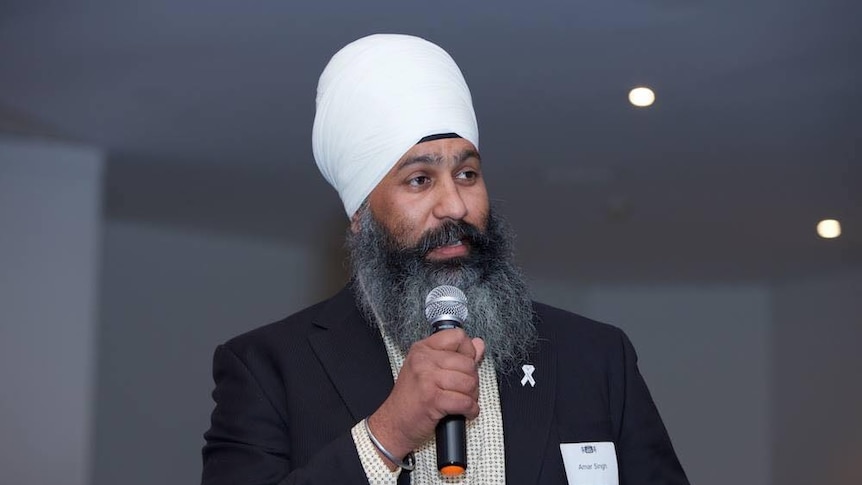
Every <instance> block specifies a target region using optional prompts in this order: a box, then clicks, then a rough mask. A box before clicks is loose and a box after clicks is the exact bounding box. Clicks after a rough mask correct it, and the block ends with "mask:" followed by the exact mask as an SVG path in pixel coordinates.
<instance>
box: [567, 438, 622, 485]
mask: <svg viewBox="0 0 862 485" xmlns="http://www.w3.org/2000/svg"><path fill="white" fill-rule="evenodd" d="M560 452H561V453H562V454H563V464H564V465H565V467H566V479H567V480H568V481H569V485H619V483H620V478H619V473H618V471H617V451H616V448H614V444H613V443H612V442H610V441H595V442H590V443H560Z"/></svg>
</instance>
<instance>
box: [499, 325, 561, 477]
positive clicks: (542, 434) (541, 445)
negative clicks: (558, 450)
mask: <svg viewBox="0 0 862 485" xmlns="http://www.w3.org/2000/svg"><path fill="white" fill-rule="evenodd" d="M539 326H540V323H539ZM551 342H552V340H551V339H549V338H548V337H547V336H544V335H542V333H541V331H540V333H539V341H538V343H537V345H536V347H535V349H534V351H533V352H532V353H531V355H530V361H529V362H525V363H524V364H528V365H532V366H533V367H534V370H533V373H532V377H533V380H534V381H535V383H536V385H535V386H532V385H531V384H530V382H529V381H528V380H526V379H525V372H524V370H523V367H521V366H520V365H519V366H518V367H517V368H516V369H514V370H513V371H512V372H510V373H508V374H506V375H503V376H501V377H500V406H501V409H502V412H503V433H504V434H503V441H504V443H505V448H506V483H512V484H522V483H536V482H537V481H538V478H539V472H540V471H541V468H542V463H543V462H544V459H545V453H546V447H547V443H548V433H549V431H550V428H551V422H552V421H553V416H554V399H555V393H554V389H555V388H556V381H557V372H556V366H557V358H556V353H555V348H554V346H553V345H552V343H551ZM522 380H524V381H525V382H524V384H522V383H521V381H522Z"/></svg>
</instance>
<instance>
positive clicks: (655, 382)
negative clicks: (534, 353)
mask: <svg viewBox="0 0 862 485" xmlns="http://www.w3.org/2000/svg"><path fill="white" fill-rule="evenodd" d="M535 294H536V296H537V298H538V299H540V300H545V301H547V302H548V303H551V304H555V305H557V306H560V307H563V308H566V309H569V310H572V311H575V312H577V313H581V314H583V315H585V316H588V317H590V318H594V319H596V320H600V321H604V322H606V323H612V324H614V325H617V326H618V327H620V328H622V329H623V330H625V331H626V333H627V334H628V336H629V337H630V338H631V340H632V342H633V344H634V345H635V348H636V350H637V351H638V356H639V365H640V369H641V372H642V373H643V375H644V378H645V379H646V380H647V384H648V385H649V387H650V390H651V392H652V394H653V399H654V400H655V401H656V405H657V406H658V408H659V411H660V412H661V414H662V418H663V419H664V422H665V425H666V426H667V428H668V432H669V434H670V436H671V439H672V441H673V443H674V448H675V449H676V451H677V455H678V456H679V458H680V461H681V462H682V464H683V467H684V468H685V470H686V473H687V474H688V477H689V480H690V481H691V483H696V484H698V485H712V484H714V485H724V484H728V483H744V484H746V485H767V484H769V483H771V481H770V480H771V477H770V447H771V434H770V433H771V430H770V424H769V412H770V404H771V396H770V392H769V390H770V383H769V378H770V369H771V341H770V340H771V311H770V291H769V288H768V287H767V286H765V285H758V284H747V285H692V284H688V285H686V284H681V283H680V284H676V285H673V284H661V285H649V284H642V285H592V286H587V285H583V286H580V287H573V286H570V285H568V284H566V283H564V282H548V281H545V282H539V283H538V284H537V285H536V286H535Z"/></svg>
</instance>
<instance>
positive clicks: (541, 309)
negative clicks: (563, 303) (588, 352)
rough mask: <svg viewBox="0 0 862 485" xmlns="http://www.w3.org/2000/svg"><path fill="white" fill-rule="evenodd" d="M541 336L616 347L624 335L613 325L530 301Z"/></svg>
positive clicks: (581, 343) (624, 338)
mask: <svg viewBox="0 0 862 485" xmlns="http://www.w3.org/2000/svg"><path fill="white" fill-rule="evenodd" d="M533 309H534V310H535V312H536V316H537V320H538V322H537V325H538V328H539V335H540V338H541V337H542V336H545V337H547V338H551V339H553V340H555V341H557V342H560V343H563V344H577V345H584V344H587V345H589V346H590V347H597V346H598V347H602V348H604V349H608V348H619V347H620V344H621V341H624V340H626V339H627V337H626V336H625V333H624V332H623V331H622V330H621V329H620V328H619V327H616V326H614V325H611V324H608V323H603V322H599V321H596V320H593V319H591V318H587V317H585V316H583V315H579V314H577V313H573V312H570V311H568V310H563V309H562V308H557V307H554V306H551V305H547V304H544V303H539V302H533Z"/></svg>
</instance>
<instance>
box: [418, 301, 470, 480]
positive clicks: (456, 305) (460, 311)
mask: <svg viewBox="0 0 862 485" xmlns="http://www.w3.org/2000/svg"><path fill="white" fill-rule="evenodd" d="M425 316H426V318H427V319H428V323H430V324H431V328H432V333H437V332H442V331H444V330H448V329H453V328H463V326H464V321H465V320H466V319H467V297H466V296H465V295H464V292H462V291H461V290H459V289H458V288H455V287H454V286H438V287H436V288H434V289H433V290H431V292H430V293H429V294H428V297H427V298H426V299H425ZM435 432H436V438H437V470H439V471H440V473H441V474H442V475H444V476H458V475H460V474H462V473H464V471H465V470H466V469H467V425H466V420H465V419H464V416H462V415H457V414H456V415H449V416H444V417H443V419H441V420H440V421H439V422H438V423H437V427H436V429H435Z"/></svg>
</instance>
